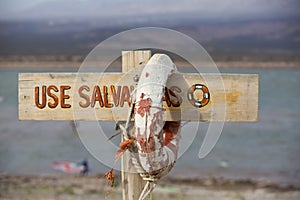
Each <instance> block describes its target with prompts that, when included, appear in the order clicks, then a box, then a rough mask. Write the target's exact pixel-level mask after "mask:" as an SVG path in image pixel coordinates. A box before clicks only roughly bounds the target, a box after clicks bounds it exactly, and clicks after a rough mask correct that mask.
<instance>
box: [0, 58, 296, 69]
mask: <svg viewBox="0 0 300 200" xmlns="http://www.w3.org/2000/svg"><path fill="white" fill-rule="evenodd" d="M81 63H82V62H81V61H63V60H62V61H42V60H39V61H11V60H0V70H13V69H18V70H22V69H24V70H30V69H32V70H37V69H70V70H78V69H79V68H80V65H81ZM215 63H216V65H217V66H218V68H219V69H300V61H216V62H215ZM175 64H176V65H177V66H185V64H184V63H180V62H175ZM99 66H101V64H99ZM112 66H113V68H120V66H121V64H120V63H119V62H116V63H115V65H112Z"/></svg>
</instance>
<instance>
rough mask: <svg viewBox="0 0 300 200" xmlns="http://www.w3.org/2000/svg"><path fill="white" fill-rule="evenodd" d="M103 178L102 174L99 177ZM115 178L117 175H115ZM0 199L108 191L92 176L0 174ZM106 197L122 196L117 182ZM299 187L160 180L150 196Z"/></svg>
mask: <svg viewBox="0 0 300 200" xmlns="http://www.w3.org/2000/svg"><path fill="white" fill-rule="evenodd" d="M102 177H103V176H102ZM117 179H118V181H119V180H120V178H119V177H118V178H117ZM0 185H1V186H0V198H1V199H3V200H4V199H5V200H21V199H44V200H51V199H56V200H59V199H64V200H67V199H73V200H74V199H75V200H76V199H104V196H105V193H106V192H107V191H108V190H109V186H108V185H107V184H106V182H105V180H104V178H102V179H99V178H96V177H94V176H89V177H78V176H64V177H57V176H46V177H45V176H44V177H42V176H29V175H26V176H24V175H22V176H20V175H7V174H1V175H0ZM116 185H117V186H116V187H115V188H114V190H113V192H112V193H111V194H110V196H109V199H111V200H119V199H122V194H121V185H120V184H116ZM299 198H300V190H299V188H295V187H293V186H289V185H285V186H278V185H276V184H273V183H267V182H257V183H254V182H251V181H233V180H225V179H218V180H217V179H202V180H180V179H168V178H165V179H163V180H161V182H160V183H159V185H158V186H157V188H156V189H155V190H154V194H153V199H164V200H171V199H172V200H174V199H176V200H177V199H178V200H186V199H189V200H196V199H202V200H212V199H225V200H226V199H230V200H248V199H249V200H250V199H264V200H282V199H289V200H298V199H299Z"/></svg>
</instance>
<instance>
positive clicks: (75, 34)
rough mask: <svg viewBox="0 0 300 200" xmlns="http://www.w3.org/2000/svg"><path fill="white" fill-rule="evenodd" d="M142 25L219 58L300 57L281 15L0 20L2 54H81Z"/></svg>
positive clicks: (297, 30) (297, 32) (294, 29)
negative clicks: (179, 36) (178, 35)
mask: <svg viewBox="0 0 300 200" xmlns="http://www.w3.org/2000/svg"><path fill="white" fill-rule="evenodd" d="M143 26H162V27H167V28H171V29H174V30H177V31H180V32H182V33H184V34H187V35H188V36H190V37H192V38H193V39H195V40H197V41H198V42H200V44H202V45H203V46H204V48H205V49H206V50H207V51H208V52H209V53H210V54H211V55H212V56H213V58H214V59H219V60H240V59H258V60H277V59H278V60H290V59H299V55H300V54H299V53H300V26H299V22H298V21H297V20H296V19H289V18H285V19H263V20H262V19H260V20H255V19H252V20H235V21H223V22H217V21H214V20H211V21H210V20H206V21H203V20H199V19H189V20H185V19H182V20H181V21H180V20H179V21H176V22H174V21H173V22H170V21H169V19H165V20H163V19H161V20H153V21H151V20H150V21H146V22H145V21H141V22H139V23H137V22H132V23H129V22H128V23H124V24H118V23H116V24H115V25H111V24H109V25H103V24H102V23H100V22H99V23H96V22H94V21H92V22H87V21H60V20H59V21H57V20H40V21H1V22H0V44H1V45H0V56H6V55H83V56H85V55H86V54H88V52H89V51H91V50H92V49H93V47H95V46H96V45H97V44H98V43H99V42H101V41H103V40H105V39H106V38H108V37H110V36H112V35H114V34H117V33H119V32H121V31H124V30H128V29H130V28H135V27H143Z"/></svg>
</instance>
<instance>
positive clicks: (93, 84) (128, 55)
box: [19, 50, 258, 200]
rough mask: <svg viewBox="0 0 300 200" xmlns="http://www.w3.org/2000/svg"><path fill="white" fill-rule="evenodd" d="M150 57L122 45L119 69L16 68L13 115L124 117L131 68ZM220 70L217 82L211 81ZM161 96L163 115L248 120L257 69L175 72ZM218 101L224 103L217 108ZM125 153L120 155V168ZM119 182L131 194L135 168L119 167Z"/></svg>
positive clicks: (136, 189) (254, 103) (254, 105)
mask: <svg viewBox="0 0 300 200" xmlns="http://www.w3.org/2000/svg"><path fill="white" fill-rule="evenodd" d="M150 58H151V51H149V50H145V51H123V52H122V73H20V74H19V119H20V120H115V121H125V120H126V119H127V117H128V111H129V108H130V105H131V94H132V92H133V91H134V89H135V87H136V84H137V81H138V77H139V75H140V74H138V73H139V72H140V70H135V69H137V68H143V66H144V65H145V64H146V63H147V61H148V60H149V59H150ZM220 76H221V79H222V81H223V84H224V86H222V87H220V86H219V84H220V82H219V81H215V82H214V80H220ZM99 77H100V78H99ZM207 82H209V83H210V84H209V85H208V84H207ZM162 100H163V107H164V116H163V117H164V120H165V121H178V120H182V121H227V122H253V121H256V120H257V115H258V75H256V74H202V75H199V74H197V73H175V74H173V75H171V77H170V78H169V79H168V82H167V87H166V89H165V94H164V97H163V99H162ZM221 107H222V108H226V109H224V110H223V111H222V112H219V111H220V109H218V108H221ZM74 111H75V112H76V114H74ZM128 157H129V154H124V156H123V161H122V167H123V169H124V168H126V167H128V166H127V165H128V162H127V161H128V159H129V158H128ZM122 183H123V199H124V200H135V199H137V198H138V195H137V194H140V192H141V190H142V189H143V185H144V184H145V183H144V181H143V180H142V179H141V178H140V176H139V175H138V174H131V173H127V172H125V171H124V172H122Z"/></svg>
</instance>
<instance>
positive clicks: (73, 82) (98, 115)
mask: <svg viewBox="0 0 300 200" xmlns="http://www.w3.org/2000/svg"><path fill="white" fill-rule="evenodd" d="M137 74H138V72H137V71H132V72H131V73H127V74H126V75H125V74H123V73H102V74H101V73H80V74H77V73H20V74H19V119H20V120H116V121H119V120H125V119H126V117H127V112H128V109H129V105H128V91H129V90H132V89H133V88H134V87H135V86H136V82H134V77H135V76H136V75H137ZM193 84H203V85H205V86H207V88H208V89H209V92H210V101H209V103H208V104H207V105H206V106H204V107H202V108H196V107H194V106H193V105H192V104H191V103H190V102H189V100H188V98H187V92H188V89H189V88H190V87H191V86H192V85H193ZM223 84H224V85H223ZM42 86H45V88H46V89H47V90H49V91H48V92H49V94H50V95H47V91H46V100H45V107H43V101H42ZM65 86H69V87H70V88H68V87H65ZM98 86H99V91H100V95H101V97H99V95H98V96H97V89H98ZM111 86H114V87H115V88H114V90H112V88H111ZM36 87H38V91H39V96H36V95H35V88H36ZM95 87H96V93H95ZM167 87H168V88H170V90H171V91H169V93H168V95H169V99H170V100H171V101H173V103H174V105H173V104H172V103H171V106H170V107H168V105H167V101H164V108H165V115H164V118H165V120H168V121H174V120H186V121H231V122H237V121H239V122H243V121H245V122H246V121H256V120H257V113H258V75H256V74H222V75H219V74H201V75H199V74H191V73H181V74H180V73H177V74H174V75H172V76H171V77H170V78H169V80H168V85H167ZM48 88H51V89H48ZM224 88H225V89H224ZM80 89H81V92H80ZM118 90H119V93H118ZM113 91H115V92H113ZM104 93H107V95H106V94H104ZM198 93H199V92H195V93H194V94H195V96H197V95H198V96H199V95H200V96H201V95H202V94H200V93H199V94H198ZM80 94H81V95H80ZM95 94H96V95H95ZM68 96H69V98H68ZM93 96H96V99H97V97H98V100H99V101H94V99H95V97H94V99H93ZM37 97H38V98H37ZM53 97H54V98H53ZM36 99H38V103H36ZM62 99H63V100H62ZM200 99H201V98H200ZM56 100H57V101H56ZM178 100H182V103H181V104H180V106H179V107H174V106H176V103H178V102H177V101H178ZM101 101H102V105H101ZM93 102H95V105H94V107H93ZM48 104H49V105H50V107H51V106H52V107H55V108H49V105H48ZM56 104H57V105H56ZM122 104H123V105H122ZM37 105H40V107H43V108H38V107H37ZM68 106H70V108H67V107H68Z"/></svg>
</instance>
